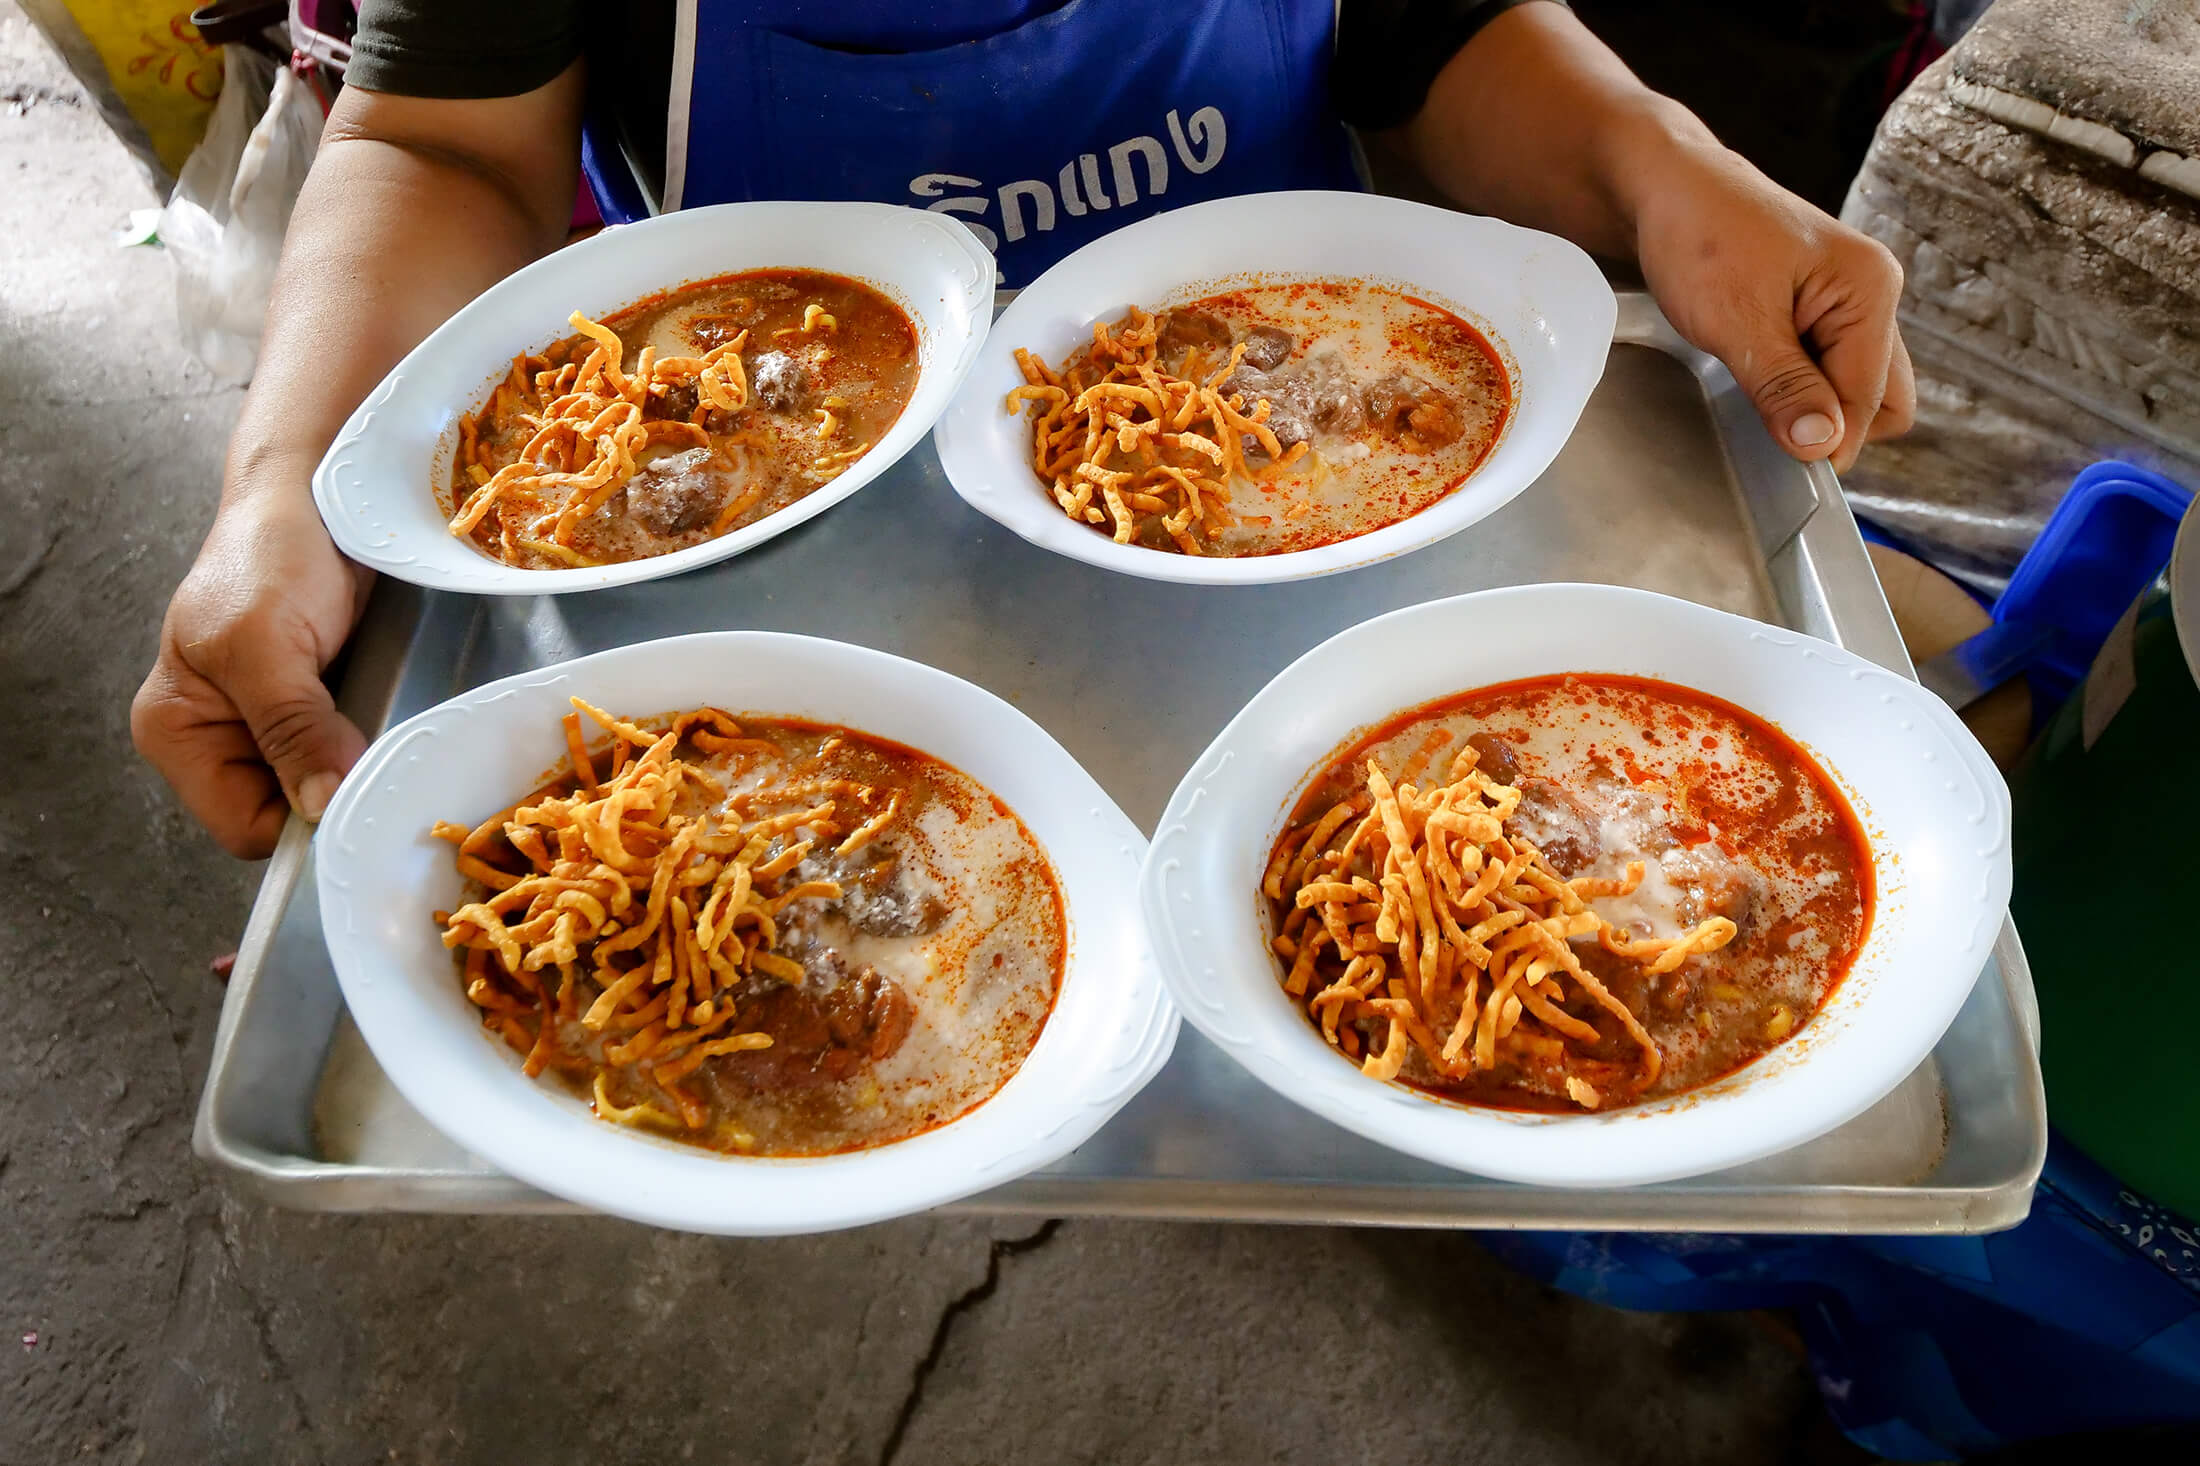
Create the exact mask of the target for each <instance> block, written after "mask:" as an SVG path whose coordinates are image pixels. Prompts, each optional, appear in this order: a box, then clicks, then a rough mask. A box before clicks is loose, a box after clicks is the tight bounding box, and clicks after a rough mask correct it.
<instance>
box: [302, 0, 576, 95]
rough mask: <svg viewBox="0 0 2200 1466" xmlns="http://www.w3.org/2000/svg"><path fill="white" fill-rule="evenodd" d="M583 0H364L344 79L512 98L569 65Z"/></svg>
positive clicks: (410, 90) (408, 90)
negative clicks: (349, 62)
mask: <svg viewBox="0 0 2200 1466" xmlns="http://www.w3.org/2000/svg"><path fill="white" fill-rule="evenodd" d="M582 7H583V0H363V3H362V4H361V5H360V7H359V26H358V29H357V31H356V32H355V33H354V34H353V36H352V42H351V64H350V65H349V66H348V67H347V68H346V69H345V72H344V82H345V84H346V85H347V86H356V87H363V88H364V89H366V90H367V91H370V92H392V93H395V94H397V95H399V96H406V97H450V98H466V99H471V98H480V97H516V96H518V95H519V94H520V93H522V92H531V91H533V90H534V89H535V88H536V87H539V86H542V85H543V84H544V83H546V82H548V81H550V80H551V79H552V78H553V77H555V76H557V75H558V73H559V72H561V71H563V70H565V68H566V67H568V66H570V65H572V64H573V61H574V59H575V58H576V57H578V56H579V55H580V54H581V50H582V46H583V42H584V40H585V31H584V27H583V24H582V21H583V15H582Z"/></svg>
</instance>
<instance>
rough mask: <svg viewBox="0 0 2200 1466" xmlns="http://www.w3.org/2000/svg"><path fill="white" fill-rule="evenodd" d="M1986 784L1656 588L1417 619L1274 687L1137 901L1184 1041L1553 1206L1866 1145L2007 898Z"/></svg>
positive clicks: (1884, 683)
mask: <svg viewBox="0 0 2200 1466" xmlns="http://www.w3.org/2000/svg"><path fill="white" fill-rule="evenodd" d="M2008 837H2009V802H2008V794H2007V791H2006V789H2005V788H2004V786H2003V784H2002V782H2001V779H2000V776H1999V774H1998V773H1997V772H1996V771H1995V769H1994V767H1993V765H1992V763H1991V761H1990V760H1988V759H1987V757H1986V755H1985V754H1984V752H1983V751H1982V750H1981V749H1980V748H1979V747H1978V745H1977V743H1976V741H1975V740H1973V739H1972V737H1971V735H1970V734H1969V732H1968V731H1967V730H1966V729H1965V728H1964V727H1963V725H1962V723H1961V722H1960V721H1959V720H1957V719H1956V717H1955V716H1954V714H1952V713H1951V712H1949V710H1948V709H1947V707H1946V706H1945V705H1944V704H1942V703H1941V702H1939V701H1938V700H1937V699H1936V698H1934V697H1933V696H1932V695H1931V694H1930V693H1927V692H1925V691H1924V690H1923V689H1922V688H1920V687H1919V686H1918V685H1917V684H1916V683H1915V682H1913V681H1911V680H1909V679H1908V678H1905V677H1901V676H1898V675H1897V674H1895V673H1893V672H1890V671H1888V670H1886V669H1885V668H1882V667H1878V666H1876V665H1874V664H1872V663H1869V662H1866V661H1864V660H1863V659H1862V658H1859V657H1857V656H1854V655H1853V654H1851V653H1849V652H1846V651H1844V650H1842V649H1841V648H1839V647H1836V646H1833V645H1831V644H1829V643H1826V642H1823V641H1819V640H1817V639H1815V638H1812V637H1808V636H1804V635H1801V634H1799V633H1795V632H1791V631H1787V630H1783V629H1780V628H1777V627H1772V626H1766V625H1763V624H1761V623H1758V622H1754V621H1749V620H1745V619H1743V618H1740V617H1736V616H1731V615H1728V614H1726V613H1723V612H1719V611H1713V610H1710V609H1708V608H1705V607H1702V606H1697V605H1694V604H1692V603H1689V602H1686V601H1680V600H1675V599H1672V598H1670V597H1665V596H1659V595H1654V594H1651V593H1649V592H1646V591H1636V590H1628V589H1622V588H1618V587H1611V586H1587V585H1545V586H1530V587H1521V588H1517V589H1511V590H1499V591H1488V592H1482V593H1479V594H1475V595H1467V596H1461V597H1457V598H1455V599H1452V600H1448V601H1439V602H1434V603H1431V604H1428V605H1423V606H1416V607H1411V608H1409V609H1406V610H1402V611H1397V612H1394V613H1392V614H1390V615H1387V616H1382V617H1378V618H1376V619H1374V620H1372V621H1368V622H1365V623H1363V624H1362V625H1360V626H1357V627H1354V628H1352V629H1351V630H1349V631H1346V632H1344V633H1342V634H1340V635H1338V636H1336V637H1334V638H1332V639H1331V640H1330V641H1328V642H1325V643H1324V644H1322V645H1321V646H1319V647H1317V648H1315V649H1314V650H1313V651H1311V652H1309V653H1308V654H1307V655H1306V656H1305V657H1303V658H1301V659H1300V660H1299V661H1298V662H1296V663H1294V664H1293V665H1292V666H1290V667H1289V668H1287V669H1285V670H1284V671H1283V672H1282V673H1280V674H1279V675H1278V676H1277V677H1276V678H1275V680H1274V681H1272V682H1271V683H1270V684H1269V685H1268V687H1267V688H1266V689H1264V690H1263V691H1262V692H1261V693H1260V694H1259V695H1258V696H1257V697H1255V698H1254V699H1253V701H1252V702H1251V703H1249V704H1248V705H1247V706H1246V708H1245V709H1244V711H1243V712H1242V713H1240V714H1239V716H1238V717H1237V718H1236V719H1235V720H1234V721H1233V722H1232V723H1231V725H1230V726H1229V727H1228V728H1227V729H1225V730H1224V731H1223V732H1222V734H1221V735H1220V736H1219V737H1218V738H1217V739H1216V740H1215V742H1214V744H1213V745H1212V746H1211V747H1210V748H1209V749H1208V750H1207V752H1206V753H1205V754H1204V755H1203V756H1202V757H1201V758H1200V760H1199V762H1198V763H1197V764H1195V765H1194V766H1193V768H1192V769H1191V771H1190V772H1189V773H1188V774H1187V775H1186V776H1185V779H1184V781H1183V783H1182V784H1181V785H1179V786H1178V789H1177V791H1176V794H1175V796H1174V797H1173V798H1172V799H1171V801H1170V803H1169V806H1168V808H1167V810H1166V811H1165V812H1164V813H1163V815H1162V818H1161V821H1160V825H1159V829H1158V833H1157V834H1156V836H1155V838H1154V841H1153V845H1152V848H1151V850H1150V852H1149V854H1148V857H1147V860H1146V864H1145V867H1144V870H1143V873H1142V876H1141V889H1142V901H1143V906H1144V910H1145V914H1146V920H1147V925H1148V928H1149V931H1150V932H1151V933H1152V936H1153V940H1154V943H1155V947H1156V951H1157V954H1158V956H1159V957H1160V960H1161V963H1162V971H1163V975H1164V977H1165V979H1166V980H1167V982H1168V983H1169V985H1170V989H1171V991H1172V992H1173V993H1174V994H1175V995H1176V998H1177V1000H1178V1004H1179V1006H1180V1007H1181V1008H1182V1009H1183V1011H1184V1012H1185V1014H1186V1016H1187V1017H1189V1018H1190V1019H1191V1021H1192V1022H1193V1023H1194V1024H1195V1025H1196V1026H1197V1027H1199V1028H1200V1029H1201V1030H1202V1031H1203V1032H1204V1033H1206V1035H1207V1036H1208V1037H1209V1038H1211V1039H1213V1040H1214V1041H1215V1042H1216V1043H1218V1044H1219V1045H1221V1046H1222V1047H1223V1048H1224V1049H1225V1050H1227V1051H1228V1052H1229V1053H1230V1054H1231V1055H1232V1056H1233V1057H1234V1058H1236V1059H1237V1060H1238V1061H1239V1062H1240V1063H1242V1064H1244V1065H1245V1066H1246V1067H1247V1068H1248V1069H1249V1070H1251V1071H1252V1073H1253V1074H1254V1075H1256V1076H1257V1077H1258V1078H1260V1079H1261V1080H1263V1081H1264V1082H1266V1083H1267V1084H1268V1085H1269V1086H1270V1087H1272V1088H1273V1089H1274V1090H1275V1091H1276V1092H1277V1093H1278V1095H1279V1096H1281V1097H1282V1098H1283V1099H1287V1100H1289V1101H1292V1102H1295V1103H1298V1104H1301V1105H1303V1106H1305V1107H1307V1108H1309V1109H1311V1110H1313V1111H1314V1112H1315V1113H1317V1114H1320V1115H1322V1116H1324V1117H1326V1118H1328V1119H1330V1120H1332V1121H1334V1122H1336V1123H1338V1124H1340V1125H1343V1126H1344V1127H1346V1128H1347V1129H1350V1130H1352V1131H1355V1132H1356V1133H1358V1134H1360V1135H1362V1136H1364V1137H1366V1138H1367V1139H1369V1140H1370V1141H1373V1142H1376V1143H1380V1144H1384V1145H1388V1146H1390V1147H1393V1148H1395V1149H1398V1150H1401V1151H1404V1152H1406V1153H1408V1154H1412V1155H1416V1156H1420V1157H1422V1158H1424V1159H1427V1160H1431V1161H1435V1162H1438V1163H1441V1164H1444V1165H1448V1166H1452V1167H1454V1168H1456V1169H1459V1170H1463V1171H1470V1172H1473V1173H1475V1174H1479V1175H1486V1176H1491V1177H1496V1178H1499V1179H1503V1180H1512V1181H1522V1182H1531V1183H1538V1184H1544V1185H1558V1186H1614V1185H1633V1184H1641V1183H1647V1182H1653V1181H1660V1180H1671V1179H1675V1178H1678V1177H1683V1176H1690V1175H1699V1174H1703V1173H1706V1172H1710V1171H1716V1170H1721V1169H1724V1168H1726V1167H1730V1166H1735V1165H1740V1164H1742V1163H1744V1162H1747V1161H1750V1160H1754V1159H1757V1158H1759V1157H1762V1156H1766V1155H1770V1154H1773V1153H1775V1152H1778V1151H1781V1150H1785V1149H1787V1148H1789V1147H1791V1146H1795V1145H1799V1144H1801V1143H1802V1142H1804V1141H1806V1140H1810V1139H1812V1138H1814V1137H1816V1136H1818V1135H1820V1134H1823V1133H1824V1132H1826V1131H1828V1130H1830V1129H1832V1128H1834V1127H1835V1126H1837V1125H1840V1124H1841V1123H1843V1122H1844V1121H1846V1120H1848V1119H1850V1118H1852V1117H1853V1116H1855V1115H1857V1114H1859V1113H1861V1112H1862V1111H1863V1110H1865V1109H1866V1108H1868V1107H1869V1106H1871V1105H1872V1104H1874V1103H1875V1102H1877V1101H1878V1100H1880V1099H1881V1098H1882V1097H1884V1096H1885V1095H1887V1094H1888V1093H1889V1092H1890V1091H1892V1090H1893V1089H1894V1088H1895V1087H1896V1086H1897V1085H1898V1084H1899V1083H1900V1082H1901V1081H1902V1080H1903V1079H1904V1078H1905V1077H1907V1076H1908V1075H1909V1074H1910V1072H1911V1071H1912V1070H1913V1069H1915V1068H1916V1067H1917V1066H1918V1064H1920V1063H1921V1062H1922V1061H1923V1060H1924V1059H1925V1057H1926V1055H1927V1054H1928V1053H1929V1052H1930V1050H1931V1049H1932V1048H1933V1046H1934V1044H1936V1043H1937V1042H1938V1041H1939V1039H1940V1037H1941V1035H1942V1033H1943V1032H1944V1031H1945V1030H1946V1029H1947V1027H1948V1025H1949V1023H1950V1022H1951V1021H1953V1019H1954V1017H1955V1015H1956V1012H1957V1010H1958V1008H1960V1007H1961V1006H1962V1004H1963V1001H1964V999H1965V997H1966V996H1967V995H1968V994H1969V993H1970V991H1971V989H1972V987H1973V985H1974V984H1975V982H1976V981H1977V980H1978V978H1979V974H1980V971H1981V969H1982V967H1983V966H1984V964H1985V960H1986V957H1987V954H1988V952H1989V950H1990V948H1991V946H1992V943H1993V941H1994V939H1995V937H1996V935H1997V933H1998V932H1999V930H2000V927H2001V924H2002V920H2003V917H2004V912H2005V908H2006V906H2007V901H2008V893H2009V882H2010V857H2009V838H2008Z"/></svg>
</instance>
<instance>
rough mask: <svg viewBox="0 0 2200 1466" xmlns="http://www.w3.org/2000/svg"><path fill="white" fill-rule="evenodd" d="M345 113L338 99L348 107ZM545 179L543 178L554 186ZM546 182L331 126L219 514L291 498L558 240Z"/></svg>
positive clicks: (348, 125) (296, 216)
mask: <svg viewBox="0 0 2200 1466" xmlns="http://www.w3.org/2000/svg"><path fill="white" fill-rule="evenodd" d="M347 100H348V99H347ZM554 171H555V170H553V172H554ZM564 171H565V177H566V180H567V181H566V185H565V189H566V191H565V192H564V193H563V196H562V198H563V204H562V207H561V206H559V205H558V204H557V203H556V202H555V201H556V200H558V198H559V194H558V193H557V191H556V189H555V180H554V178H553V179H552V180H550V181H549V182H548V183H547V184H545V183H544V182H543V181H540V180H534V181H530V182H529V183H526V184H521V183H516V182H515V181H514V180H513V179H512V178H510V177H508V176H501V175H500V173H499V171H498V170H495V169H489V168H484V167H483V166H482V165H481V163H480V162H479V161H478V160H477V159H473V158H470V157H468V156H466V155H464V154H459V153H453V152H450V151H448V150H445V149H442V148H439V147H433V146H424V145H416V144H414V143H413V142H411V141H410V140H408V139H406V138H405V137H403V136H402V135H400V136H396V137H392V136H390V135H388V134H387V133H386V132H383V131H381V130H378V129H376V128H374V127H373V126H361V125H358V124H357V122H356V121H355V120H353V119H347V118H346V116H345V114H344V112H343V111H342V110H341V108H340V110H339V111H338V113H337V114H336V115H335V116H334V117H332V119H331V126H330V131H329V135H328V136H327V138H325V139H324V141H323V144H322V147H321V151H320V154H319V156H318V157H317V158H316V160H315V162H314V166H313V171H312V173H311V175H310V176H309V177H308V178H307V180H306V185H305V188H304V190H303V192H302V193H301V195H300V197H299V200H298V206H297V209H296V210H295V212H294V213H293V215H292V219H291V227H290V232H289V235H288V237H287V238H286V240H285V242H284V246H283V257H282V264H281V267H280V269H279V270H278V272H277V275H276V281H275V288H274V292H273V297H272V299H271V300H270V302H269V306H268V315H267V326H266V330H265V333H264V336H263V338H262V341H261V347H260V359H259V366H258V370H257V371H256V372H255V374H254V378H253V382H252V388H251V391H250V393H249V394H248V396H247V398H246V401H245V406H244V410H243V412H242V413H241V414H240V416H239V418H238V422H237V427H236V431H235V433H234V435H233V436H232V437H231V439H230V449H229V462H228V466H227V470H226V473H225V475H224V483H223V502H224V504H225V506H227V505H231V504H236V503H240V502H249V501H253V500H255V499H256V498H257V497H258V496H261V495H269V494H273V495H300V494H303V493H304V492H305V487H306V484H307V482H308V480H309V479H310V476H311V474H312V470H313V467H314V465H315V464H317V463H318V462H319V461H320V458H321V455H322V454H323V452H325V451H326V449H327V447H328V445H329V443H330V442H331V441H332V440H333V439H334V438H335V436H336V434H337V432H338V431H339V430H340V429H341V428H342V427H343V424H344V421H345V419H346V418H347V417H349V416H350V414H351V412H352V409H353V408H355V407H356V406H357V405H358V404H359V402H360V401H361V400H362V399H363V398H365V397H366V395H367V394H368V393H369V392H371V391H373V390H374V387H375V385H376V384H377V383H378V382H380V381H381V379H382V377H383V376H384V375H385V374H386V373H387V372H388V371H389V369H390V368H391V367H393V366H395V365H396V364H397V362H398V361H399V360H400V359H402V358H403V357H404V355H405V353H406V352H408V351H410V350H411V349H412V348H413V347H414V346H416V345H418V344H419V343H420V342H421V341H422V340H423V339H424V338H426V337H427V335H428V334H429V333H430V332H432V331H433V330H434V329H435V328H436V327H437V326H439V325H441V324H442V323H443V322H444V321H445V320H446V319H448V318H449V317H450V316H451V315H452V314H453V313H454V312H456V311H457V310H458V309H459V308H460V307H461V306H463V305H465V304H466V302H468V301H469V300H471V299H473V297H474V296H476V295H478V294H479V293H480V292H481V291H483V290H485V289H486V288H488V287H489V286H490V285H492V284H494V283H495V282H497V281H498V280H501V279H502V278H504V277H505V276H506V275H508V274H510V273H511V272H512V271H514V270H516V269H518V268H519V267H520V266H521V265H524V264H526V263H527V262H528V261H529V260H532V259H534V258H535V257H537V256H538V255H541V254H543V253H544V252H546V251H547V250H550V249H554V248H556V247H557V246H558V244H560V243H561V242H562V241H563V239H564V233H565V226H566V223H567V221H568V217H569V214H570V208H571V200H572V193H571V188H572V182H571V179H572V172H571V169H570V167H568V168H567V169H566V170H564Z"/></svg>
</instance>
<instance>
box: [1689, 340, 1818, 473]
mask: <svg viewBox="0 0 2200 1466" xmlns="http://www.w3.org/2000/svg"><path fill="white" fill-rule="evenodd" d="M1760 320H1761V322H1762V323H1761V324H1760V325H1759V326H1758V327H1757V328H1756V330H1755V331H1754V332H1753V335H1752V339H1750V340H1747V341H1745V342H1743V343H1741V344H1740V345H1738V346H1737V347H1735V348H1733V349H1731V350H1728V351H1722V352H1719V353H1717V354H1718V355H1720V356H1721V357H1723V358H1725V360H1726V363H1727V365H1728V366H1729V367H1730V368H1732V370H1733V372H1734V379H1735V380H1736V381H1738V382H1740V383H1741V385H1742V390H1743V391H1744V392H1747V393H1748V394H1749V400H1750V401H1751V402H1753V403H1755V404H1756V407H1757V415H1758V416H1759V417H1761V418H1763V419H1764V422H1765V427H1766V429H1767V430H1768V431H1769V432H1770V433H1771V434H1772V436H1773V440H1774V441H1775V442H1777V443H1778V444H1779V445H1780V446H1781V447H1782V448H1785V449H1786V450H1787V451H1788V452H1789V453H1791V454H1793V455H1794V456H1795V457H1797V458H1800V459H1803V460H1804V461H1805V462H1808V461H1810V460H1813V459H1818V458H1824V457H1827V456H1828V455H1829V454H1831V453H1833V452H1834V451H1835V450H1836V449H1838V448H1839V447H1840V446H1841V443H1842V439H1843V434H1844V432H1845V429H1846V423H1847V420H1846V418H1845V417H1844V415H1843V413H1842V410H1841V396H1840V394H1839V393H1838V392H1836V391H1835V390H1834V387H1833V383H1831V382H1829V381H1827V380H1826V375H1825V373H1824V372H1822V371H1820V370H1819V369H1818V363H1816V362H1814V361H1812V360H1811V359H1810V353H1809V352H1807V351H1805V350H1803V343H1802V342H1801V340H1799V339H1798V338H1797V337H1796V335H1795V332H1794V331H1793V330H1792V329H1791V328H1790V327H1789V326H1788V324H1787V322H1786V321H1785V320H1781V319H1778V318H1772V319H1764V318H1760Z"/></svg>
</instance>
